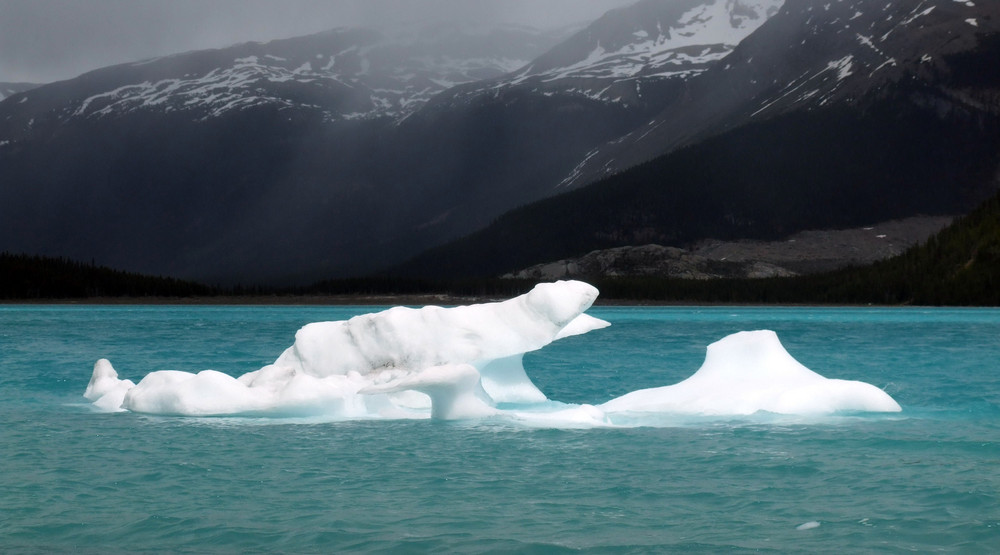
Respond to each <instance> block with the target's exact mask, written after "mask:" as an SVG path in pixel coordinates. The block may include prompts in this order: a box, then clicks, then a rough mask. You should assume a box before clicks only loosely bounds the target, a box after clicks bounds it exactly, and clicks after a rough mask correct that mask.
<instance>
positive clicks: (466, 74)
mask: <svg viewBox="0 0 1000 555" xmlns="http://www.w3.org/2000/svg"><path fill="white" fill-rule="evenodd" d="M550 42H551V39H548V38H546V36H545V35H544V34H543V33H541V32H539V31H535V30H529V29H526V28H523V27H518V28H512V29H505V28H493V29H490V30H475V31H473V32H468V31H466V30H464V29H459V28H449V29H441V28H435V29H430V30H427V32H426V33H420V32H416V31H413V32H410V33H408V34H406V35H405V36H402V37H400V36H386V35H384V34H380V33H378V32H375V31H371V30H360V29H339V30H333V31H328V32H326V33H319V34H317V35H310V36H308V37H299V38H295V39H285V40H279V41H271V42H268V43H247V44H243V45H237V46H234V47H230V48H227V49H221V50H217V51H202V52H194V53H187V54H178V55H174V56H168V57H163V58H155V59H151V60H144V61H141V62H136V63H134V64H127V65H126V66H119V68H106V69H105V70H99V71H110V70H112V69H119V70H120V74H121V75H124V77H119V79H118V80H119V83H116V85H117V86H114V87H113V88H108V89H107V90H101V91H99V92H96V93H95V94H91V95H89V96H87V97H85V98H80V99H78V100H77V101H76V102H75V104H74V105H73V106H72V108H71V109H70V110H67V111H66V112H65V113H64V116H65V117H67V118H69V117H85V118H103V117H108V116H112V115H122V114H128V113H132V112H136V111H141V110H150V109H155V110H160V111H162V112H164V113H170V112H190V113H192V114H193V117H194V119H202V120H204V119H210V118H214V117H219V116H223V115H225V114H227V113H229V112H233V111H240V110H246V109H249V108H253V107H257V106H270V107H275V108H277V109H278V110H284V109H293V108H294V109H301V110H310V111H318V112H320V113H322V115H323V117H324V119H326V120H328V121H329V120H342V119H359V118H380V117H390V118H401V117H405V116H406V115H408V114H410V113H412V112H413V111H414V110H416V109H418V108H419V107H420V106H422V105H423V104H425V103H426V102H427V101H428V100H429V99H430V98H431V97H433V96H434V95H436V94H438V93H439V92H441V91H443V90H445V89H448V88H451V87H453V86H456V85H460V84H464V83H469V82H473V81H478V80H481V79H487V78H494V77H497V76H500V75H503V74H505V73H509V72H511V71H513V70H515V69H517V68H519V67H522V66H524V65H525V64H527V63H528V62H529V61H530V60H531V58H532V57H534V56H535V55H537V54H539V53H541V52H542V51H544V48H547V47H548V46H549V44H550ZM208 57H211V61H210V62H206V61H205V59H206V58H208ZM178 68H183V69H182V70H180V71H178ZM140 75H141V76H142V77H145V78H144V79H138V78H136V76H140ZM111 80H114V79H113V78H112V79H111ZM121 81H125V82H121Z"/></svg>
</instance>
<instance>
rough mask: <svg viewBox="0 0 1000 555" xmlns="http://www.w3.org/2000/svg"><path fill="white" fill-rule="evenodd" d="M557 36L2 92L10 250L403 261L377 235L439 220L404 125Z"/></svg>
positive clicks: (401, 47) (220, 269)
mask: <svg viewBox="0 0 1000 555" xmlns="http://www.w3.org/2000/svg"><path fill="white" fill-rule="evenodd" d="M554 40H555V39H554V38H553V37H549V36H547V35H544V34H542V33H539V32H537V31H532V30H528V29H523V28H500V29H492V30H486V29H480V30H474V31H469V30H467V29H458V28H445V27H440V26H439V27H436V28H429V29H426V30H425V32H423V33H418V34H412V35H410V36H403V37H391V38H389V37H385V36H382V35H380V34H379V33H377V32H375V31H371V30H365V29H341V30H334V31H330V32H327V33H320V34H317V35H311V36H308V37H302V38H298V39H288V40H280V41H272V42H269V43H247V44H242V45H238V46H234V47H230V48H224V49H219V50H209V51H199V52H191V53H187V54H179V55H174V56H167V57H164V58H157V59H153V60H145V61H142V62H138V63H134V64H124V65H119V66H114V67H110V68H105V69H101V70H97V71H94V72H90V73H87V74H85V75H82V76H80V77H78V78H76V79H71V80H68V81H62V82H58V83H53V84H49V85H45V86H41V87H38V88H37V89H34V90H30V91H27V92H22V93H19V94H15V95H13V96H12V97H10V98H7V99H6V100H4V101H3V102H0V184H2V185H0V250H9V251H12V252H19V251H20V252H28V253H32V254H46V255H58V256H67V257H70V258H75V259H82V260H95V261H97V262H99V263H101V264H107V265H110V266H114V267H119V268H123V269H127V270H132V271H142V272H149V273H158V274H168V275H175V276H183V277H190V278H198V279H207V280H220V281H226V282H233V281H240V280H243V281H247V282H257V281H262V280H282V279H295V278H296V277H298V276H309V277H310V278H311V277H318V276H321V275H325V272H334V273H338V272H339V273H347V272H355V271H359V270H362V269H365V268H368V267H371V265H372V264H374V263H376V262H380V261H382V260H383V259H384V258H388V259H390V260H391V259H392V256H394V255H396V256H398V254H396V253H394V252H393V251H392V250H391V249H383V248H382V247H381V246H380V245H381V244H382V243H384V242H385V241H386V238H387V236H392V235H393V234H396V233H397V231H396V230H395V227H396V225H397V224H399V223H400V219H402V223H403V224H405V223H406V222H407V221H409V222H411V223H412V222H413V221H423V220H425V219H426V214H427V213H429V211H428V212H423V211H422V210H421V208H422V205H421V199H420V198H419V197H420V195H418V194H417V192H418V191H419V190H420V189H421V187H422V184H421V183H407V180H406V175H405V173H404V174H403V175H402V176H400V175H399V172H396V171H394V170H393V168H395V167H396V165H397V161H401V162H405V160H407V159H413V160H415V159H416V157H415V156H410V155H407V154H406V148H405V147H406V145H405V144H403V143H402V142H401V140H400V139H398V138H396V136H397V135H398V134H397V132H396V125H397V123H398V122H399V121H400V120H402V119H405V117H406V116H408V115H410V114H412V113H413V112H415V111H416V110H418V109H419V108H420V107H421V106H422V105H423V104H425V103H426V102H427V100H428V99H430V98H431V97H433V96H434V95H435V94H437V93H439V92H441V91H443V90H446V89H447V88H449V87H452V86H454V85H456V84H461V83H466V82H470V81H475V80H480V79H484V78H490V77H496V76H499V75H501V74H503V73H505V72H507V71H510V70H512V69H515V68H517V67H520V66H522V65H524V64H525V63H527V61H529V60H530V59H531V58H532V57H534V56H536V55H537V54H539V53H540V52H544V51H545V49H546V48H548V47H550V46H551V45H552V44H553V42H554ZM414 140H416V141H417V142H418V143H419V144H424V143H425V142H426V141H424V140H421V139H420V138H419V137H414ZM400 148H402V149H403V151H402V152H400V151H399V149H400ZM403 166H405V164H404V165H402V166H401V167H403ZM398 177H402V179H401V180H398V179H396V178H398ZM390 180H391V181H390ZM397 189H402V192H403V194H401V195H400V191H398V190H397ZM397 195H400V196H399V199H398V201H396V200H394V197H396V196H397ZM407 218H409V220H407ZM404 234H405V233H404ZM418 244H419V243H418ZM396 248H403V247H396ZM409 248H414V247H412V246H411V247H409ZM407 252H411V251H407Z"/></svg>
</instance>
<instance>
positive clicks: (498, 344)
mask: <svg viewBox="0 0 1000 555" xmlns="http://www.w3.org/2000/svg"><path fill="white" fill-rule="evenodd" d="M597 294H598V292H597V289H595V288H594V287H592V286H590V285H588V284H586V283H582V282H579V281H560V282H556V283H546V284H539V285H537V286H535V288H534V289H532V290H531V291H530V292H528V293H526V294H524V295H521V296H519V297H515V298H513V299H509V300H507V301H502V302H496V303H486V304H476V305H468V306H458V307H453V308H442V307H436V306H427V307H423V308H419V309H414V308H405V307H396V308H392V309H389V310H385V311H382V312H378V313H373V314H365V315H361V316H356V317H354V318H351V319H349V320H344V321H337V322H316V323H312V324H308V325H306V326H304V327H302V328H301V329H300V330H299V331H298V332H297V333H296V334H295V341H294V343H293V344H292V346H291V347H289V348H288V349H286V350H285V351H284V352H283V353H282V354H281V355H280V356H279V357H278V358H277V359H276V360H275V362H274V363H273V364H270V365H268V366H265V367H263V368H261V369H259V370H256V371H253V372H249V373H247V374H244V375H242V376H240V377H238V378H234V377H232V376H230V375H228V374H225V373H223V372H218V371H215V370H204V371H202V372H198V373H190V372H181V371H176V370H160V371H154V372H151V373H149V374H148V375H147V376H146V377H145V378H143V379H142V380H141V381H139V383H138V384H136V383H133V382H132V381H130V380H122V379H119V377H118V374H117V372H116V371H115V370H114V368H113V367H112V366H111V363H110V362H108V361H107V360H105V359H101V360H99V361H98V362H97V363H96V364H95V365H94V372H93V376H92V378H91V380H90V384H89V385H88V386H87V389H86V392H85V393H84V396H85V397H86V398H87V399H88V400H90V401H91V402H93V404H94V406H96V407H97V408H100V409H103V410H128V411H133V412H141V413H149V414H172V415H188V416H220V415H273V416H313V415H324V416H330V417H334V418H423V417H427V416H430V417H432V418H437V419H465V418H482V417H491V416H502V417H506V418H510V419H514V420H518V421H529V422H532V423H535V424H538V425H573V426H577V425H583V426H591V425H613V424H614V423H615V420H616V416H622V415H635V414H644V413H675V414H707V415H726V414H731V415H743V414H753V413H755V412H758V411H768V412H775V413H783V414H830V413H835V412H838V411H879V412H882V411H899V410H900V407H899V405H898V404H896V402H895V401H894V400H892V398H891V397H889V395H887V394H886V393H885V392H884V391H882V390H880V389H878V388H876V387H875V386H872V385H870V384H866V383H862V382H853V381H844V380H835V379H827V378H824V377H823V376H820V375H819V374H817V373H815V372H813V371H812V370H809V369H808V368H806V367H805V366H802V365H801V364H799V363H798V362H797V361H796V360H795V359H794V358H792V356H791V355H790V354H788V353H787V352H786V351H785V350H784V348H783V347H782V346H781V343H780V342H779V341H778V338H777V335H775V334H774V332H771V331H755V332H741V333H738V334H734V335H732V336H729V337H726V338H724V339H722V340H720V341H718V342H716V343H713V344H712V345H710V346H709V347H708V352H707V355H706V358H705V363H704V364H703V365H702V367H701V368H700V369H699V370H698V371H697V372H696V373H695V374H694V375H693V376H691V377H690V378H688V379H687V380H684V381H683V382H680V383H678V384H675V385H670V386H665V387H660V388H652V389H645V390H640V391H634V392H632V393H629V394H626V395H623V396H621V397H618V398H616V399H612V400H610V401H608V402H606V403H604V404H603V405H597V406H593V405H566V404H563V403H558V402H554V401H549V400H548V399H547V398H546V397H545V395H544V394H543V393H542V392H541V391H540V390H539V389H538V388H537V387H535V385H534V384H533V383H532V382H531V379H530V378H529V377H528V376H527V374H526V372H525V370H524V367H523V365H522V357H523V355H524V353H526V352H529V351H533V350H537V349H540V348H542V347H544V346H546V345H548V344H549V343H551V342H553V341H556V340H559V339H562V338H564V337H568V336H571V335H579V334H584V333H587V332H590V331H593V330H596V329H600V328H603V327H605V326H608V325H609V324H608V323H607V322H605V321H603V320H600V319H597V318H594V317H592V316H589V315H587V314H584V311H586V310H587V309H588V308H590V306H591V305H592V304H593V302H594V300H595V299H596V298H597ZM505 406H506V408H504V407H505Z"/></svg>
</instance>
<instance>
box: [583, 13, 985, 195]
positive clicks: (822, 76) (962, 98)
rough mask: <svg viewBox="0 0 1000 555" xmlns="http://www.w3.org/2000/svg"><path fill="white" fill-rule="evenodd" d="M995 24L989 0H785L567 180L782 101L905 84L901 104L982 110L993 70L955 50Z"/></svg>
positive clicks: (620, 164)
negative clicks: (722, 57) (712, 64)
mask: <svg viewBox="0 0 1000 555" xmlns="http://www.w3.org/2000/svg"><path fill="white" fill-rule="evenodd" d="M998 25H1000V5H998V4H997V3H996V2H971V1H962V2H957V1H955V0H919V1H914V2H891V1H888V0H840V1H837V2H829V1H826V2H823V1H812V0H798V1H793V2H787V3H786V4H785V5H784V6H783V8H782V9H781V10H780V11H779V12H778V14H777V15H776V16H775V17H773V18H771V19H770V20H768V22H767V23H766V24H764V25H763V26H762V28H761V29H760V31H761V32H757V33H754V34H753V35H751V36H750V37H749V38H748V39H747V40H745V41H743V42H742V43H741V44H740V45H739V46H738V47H737V48H736V49H735V50H734V51H733V52H732V54H731V55H730V56H729V57H727V58H726V60H725V63H723V64H719V65H718V66H715V67H713V68H711V69H710V70H708V71H706V72H705V73H704V75H702V76H700V77H699V78H698V79H693V80H691V81H689V82H688V84H687V86H686V90H685V91H684V92H683V93H682V94H680V95H678V96H677V97H676V98H675V99H674V101H673V102H672V103H671V104H670V105H668V106H667V107H666V108H665V109H664V110H663V111H662V112H661V113H659V114H657V115H656V116H654V117H652V118H651V119H650V120H649V121H648V122H647V123H646V125H644V126H642V127H640V128H637V129H636V130H634V131H632V132H631V133H629V134H627V135H626V136H624V137H621V138H618V139H616V140H615V141H613V142H611V143H609V144H607V145H605V146H603V147H601V148H600V149H598V150H597V151H595V153H594V155H592V156H591V157H590V158H589V159H588V160H587V161H586V163H585V164H584V165H583V166H582V167H581V168H578V169H577V170H576V171H575V172H574V174H573V175H571V176H569V179H570V183H571V184H574V185H579V184H583V183H587V182H591V181H593V180H595V179H598V178H600V177H602V176H605V175H609V174H611V173H615V172H617V171H621V170H623V169H625V168H628V167H630V166H633V165H635V164H638V163H641V162H644V161H646V160H651V159H653V158H655V157H656V156H660V155H663V154H665V153H668V152H671V151H672V150H675V149H677V148H680V147H682V146H684V145H690V144H694V143H696V142H698V141H700V140H703V139H705V138H707V137H711V136H712V135H716V134H719V133H722V132H725V131H727V130H730V129H734V128H736V127H739V126H742V125H746V124H748V123H752V122H762V121H766V120H767V119H769V118H773V117H777V116H780V115H782V114H785V113H788V112H789V111H794V110H819V109H822V108H826V107H831V106H835V105H841V104H843V105H848V106H851V107H852V108H853V109H856V110H860V111H864V110H865V109H866V106H868V105H869V104H871V103H874V102H879V101H881V100H884V99H885V98H886V97H887V96H890V95H893V94H899V93H898V92H897V91H901V90H903V89H908V93H907V94H909V98H908V99H902V100H901V101H903V102H904V103H906V104H919V105H923V106H931V105H936V106H937V108H936V109H938V110H943V111H950V112H962V113H971V114H972V117H977V116H976V115H975V114H978V113H980V112H984V111H985V112H987V113H989V112H990V110H992V108H990V107H989V104H990V102H991V101H990V98H989V94H990V93H989V92H983V91H981V90H980V89H982V88H983V83H984V81H983V79H986V80H989V79H992V78H993V77H992V76H994V75H995V71H993V70H992V68H990V67H987V66H982V67H980V68H972V67H964V66H963V64H964V62H960V61H958V60H957V58H956V56H958V55H960V54H961V53H962V52H968V51H971V50H974V49H976V48H977V45H978V44H979V43H980V42H982V41H987V42H988V41H989V40H990V39H989V38H988V37H989V36H991V35H992V34H995V33H996V32H997V28H998ZM977 37H983V38H977ZM946 60H949V61H946ZM973 63H981V62H973ZM956 72H960V73H961V75H959V74H957V73H956ZM987 89H988V87H987ZM981 94H986V95H987V97H986V98H980V95H981Z"/></svg>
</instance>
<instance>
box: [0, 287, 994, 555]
mask: <svg viewBox="0 0 1000 555" xmlns="http://www.w3.org/2000/svg"><path fill="white" fill-rule="evenodd" d="M373 310H376V308H375V307H257V306H255V307H205V306H197V307H187V306H185V307H174V306H155V307H146V306H113V307H105V306H0V419H2V425H0V450H2V459H0V551H3V552H5V553H12V552H13V553H33V552H77V553H113V552H133V553H134V552H164V551H169V552H192V553H213V552H224V553H229V552H244V551H250V552H290V553H292V552H324V553H328V552H344V551H352V552H400V551H404V552H482V551H500V552H537V553H552V552H578V551H582V552H594V553H608V552H611V553H630V552H636V553H646V552H665V551H672V552H680V551H683V552H710V553H714V552H719V551H736V552H739V551H744V550H745V551H764V552H768V551H773V552H793V551H799V552H801V551H807V552H829V553H843V552H871V551H879V552H883V551H884V552H913V551H916V552H953V553H985V552H991V551H995V550H997V549H1000V310H998V309H923V308H891V309H884V308H747V307H738V308H733V307H710V308H703V307H698V308H684V307H669V308H644V307H643V308H633V307H628V308H625V307H621V308H617V307H599V308H594V309H591V310H590V311H588V313H589V314H591V315H594V316H597V317H599V318H603V319H605V320H608V321H609V322H611V324H612V325H611V327H609V328H606V329H602V330H596V331H593V332H591V333H588V334H585V335H582V336H577V337H570V338H567V339H564V340H560V341H557V342H556V343H554V344H552V345H549V346H548V347H546V348H545V349H543V350H541V351H538V352H535V353H529V354H528V355H527V356H526V357H525V367H526V368H527V371H528V374H529V375H530V376H531V377H532V378H533V380H534V381H535V383H536V384H537V385H538V386H539V387H540V388H541V390H542V391H543V392H545V394H546V395H547V396H548V397H549V398H550V399H554V400H558V401H564V402H567V403H590V404H598V403H603V402H605V401H607V400H609V399H611V398H613V397H617V396H619V395H622V394H624V393H627V392H629V391H634V390H636V389H640V388H646V387H656V386H662V385H668V384H672V383H676V382H679V381H681V380H683V379H684V378H686V377H688V376H690V375H691V374H692V373H694V372H695V371H696V370H697V369H698V367H699V366H700V365H701V363H702V360H703V358H704V356H705V347H706V346H707V345H708V344H710V343H712V342H714V341H716V340H718V339H721V338H722V337H724V336H726V335H728V334H730V333H733V332H736V331H740V330H754V329H771V330H774V331H776V332H777V334H778V337H779V338H780V339H781V341H782V343H783V344H784V346H785V348H786V349H787V350H788V352H789V353H791V354H792V356H794V357H795V358H796V359H798V360H799V361H800V362H801V363H803V364H804V365H806V366H807V367H809V368H811V369H812V370H815V371H816V372H819V373H820V374H822V375H824V376H826V377H829V378H841V379H851V380H861V381H865V382H869V383H872V384H874V385H876V386H878V387H881V388H883V389H885V391H886V392H888V393H889V394H890V395H892V396H893V397H894V398H895V399H896V401H898V402H899V403H900V404H901V405H902V407H903V411H902V412H901V413H893V414H843V415H836V416H827V417H809V418H807V417H792V416H780V415H774V414H755V415H752V416H748V417H740V418H734V417H692V416H686V417H679V416H678V417H670V416H669V415H659V416H657V417H650V418H649V419H648V420H647V421H641V422H637V423H636V425H635V426H634V427H628V428H607V427H598V428H589V429H586V428H585V429H560V428H543V427H538V426H525V425H518V424H517V423H516V422H511V421H506V420H497V419H481V420H467V421H456V422H441V421H433V420H350V421H326V422H324V421H318V420H296V419H288V418H285V419H281V418H273V419H266V418H191V417H162V416H156V417H154V416H145V415H139V414H133V413H127V412H124V413H102V412H98V411H95V410H93V408H92V407H91V406H90V405H89V404H88V403H87V402H86V400H85V399H83V397H82V394H83V391H84V389H85V388H86V386H87V382H88V380H89V379H90V374H91V369H92V367H93V364H94V362H95V361H96V360H97V359H99V358H102V357H106V358H109V359H110V360H111V361H112V363H113V364H114V365H115V368H116V369H117V370H118V372H119V374H120V375H121V376H122V377H123V378H130V379H133V380H136V381H137V380H138V379H140V378H141V377H142V376H144V375H146V374H147V373H148V372H150V371H152V370H161V369H176V370H186V371H199V370H203V369H209V368H211V369H215V370H219V371H223V372H226V373H230V374H233V375H239V374H243V373H245V372H248V371H251V370H256V369H258V368H260V367H261V366H264V365H265V364H269V363H271V362H273V361H274V359H275V358H276V357H277V356H278V355H279V354H280V353H281V351H282V350H284V349H285V348H286V347H287V346H289V345H290V344H291V343H292V340H293V338H294V334H295V331H296V330H297V329H298V328H299V327H300V326H302V325H303V324H305V323H308V322H313V321H322V320H340V319H345V318H348V317H350V316H353V315H356V314H360V313H363V312H370V311H373Z"/></svg>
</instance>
